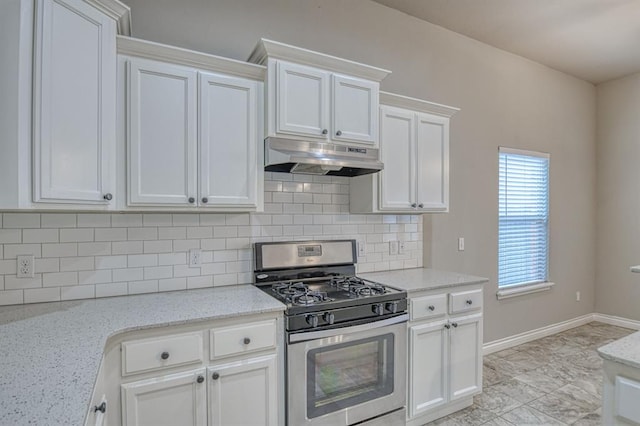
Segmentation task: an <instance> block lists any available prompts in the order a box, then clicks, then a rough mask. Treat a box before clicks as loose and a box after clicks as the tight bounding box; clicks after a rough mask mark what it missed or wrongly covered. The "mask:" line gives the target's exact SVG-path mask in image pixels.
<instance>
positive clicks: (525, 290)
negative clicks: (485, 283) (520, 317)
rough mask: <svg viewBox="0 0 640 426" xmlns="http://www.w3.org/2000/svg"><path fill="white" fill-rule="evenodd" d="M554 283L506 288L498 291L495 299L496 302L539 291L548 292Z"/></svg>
mask: <svg viewBox="0 0 640 426" xmlns="http://www.w3.org/2000/svg"><path fill="white" fill-rule="evenodd" d="M554 285H555V283H552V282H549V281H547V282H544V283H536V284H523V285H518V286H512V287H506V288H503V289H500V290H498V292H497V293H496V297H497V298H498V300H502V299H508V298H510V297H516V296H524V295H525V294H531V293H537V292H539V291H545V290H549V289H550V288H551V287H553V286H554Z"/></svg>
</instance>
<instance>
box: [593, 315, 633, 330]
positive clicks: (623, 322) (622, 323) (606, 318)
mask: <svg viewBox="0 0 640 426" xmlns="http://www.w3.org/2000/svg"><path fill="white" fill-rule="evenodd" d="M593 321H598V322H603V323H605V324H610V325H617V326H618V327H624V328H630V329H632V330H640V321H636V320H632V319H627V318H622V317H616V316H614V315H607V314H598V313H595V314H593Z"/></svg>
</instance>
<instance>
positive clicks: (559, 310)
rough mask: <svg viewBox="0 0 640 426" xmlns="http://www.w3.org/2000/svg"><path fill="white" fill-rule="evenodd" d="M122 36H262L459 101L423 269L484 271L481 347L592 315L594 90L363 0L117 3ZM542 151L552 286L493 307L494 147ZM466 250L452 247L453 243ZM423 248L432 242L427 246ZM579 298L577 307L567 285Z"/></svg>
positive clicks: (239, 49)
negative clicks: (441, 209)
mask: <svg viewBox="0 0 640 426" xmlns="http://www.w3.org/2000/svg"><path fill="white" fill-rule="evenodd" d="M125 2H126V3H128V4H129V5H130V6H131V8H132V14H133V16H132V19H133V34H134V36H136V37H140V38H146V39H150V40H154V41H158V42H163V43H168V44H173V45H178V46H182V47H187V48H191V49H196V50H201V51H205V52H210V53H214V54H218V55H222V56H227V57H231V58H236V59H243V60H244V59H246V58H247V57H248V55H249V53H250V52H251V50H252V49H253V47H254V45H255V44H256V41H257V39H258V38H260V37H266V38H271V39H274V40H277V41H282V42H285V43H290V44H293V45H296V46H301V47H306V48H308V49H311V50H317V51H320V52H324V53H328V54H332V55H336V56H340V57H345V58H349V59H352V60H355V61H360V62H363V63H367V64H370V65H375V66H379V67H383V68H387V69H390V70H392V71H393V74H392V75H391V76H389V77H388V78H387V79H386V80H385V81H384V82H383V84H382V88H383V90H386V91H391V92H396V93H400V94H403V95H409V96H413V97H417V98H422V99H427V100H430V101H434V102H439V103H444V104H449V105H453V106H456V107H460V108H462V111H461V112H460V113H459V114H457V115H456V116H455V117H454V119H453V122H452V128H451V212H450V213H448V214H444V215H437V216H434V217H432V218H431V220H425V227H427V228H428V226H427V225H428V224H429V223H431V229H427V230H426V231H425V234H426V235H427V236H428V237H429V238H430V240H431V245H430V246H429V247H425V253H431V259H430V262H427V263H430V264H431V265H432V267H434V268H439V269H449V270H455V271H459V272H466V273H472V274H476V275H483V276H487V277H488V278H489V279H490V282H489V284H488V285H487V286H486V297H485V302H486V316H485V318H486V319H485V341H487V342H488V341H492V340H495V339H499V338H502V337H506V336H510V335H513V334H516V333H520V332H524V331H527V330H531V329H535V328H538V327H542V326H545V325H549V324H553V323H556V322H558V321H562V320H566V319H570V318H574V317H576V316H579V315H582V314H587V313H591V312H593V309H594V305H595V302H594V276H595V268H594V258H595V248H594V243H595V213H594V212H595V189H594V188H595V124H594V123H595V110H596V106H595V88H594V87H593V86H592V85H591V84H589V83H586V82H584V81H581V80H578V79H576V78H573V77H570V76H567V75H565V74H562V73H559V72H556V71H554V70H551V69H549V68H547V67H544V66H542V65H539V64H536V63H534V62H531V61H529V60H526V59H523V58H521V57H518V56H515V55H512V54H509V53H506V52H504V51H501V50H498V49H495V48H492V47H489V46H487V45H485V44H482V43H479V42H477V41H474V40H471V39H469V38H466V37H463V36H460V35H458V34H455V33H452V32H450V31H447V30H444V29H442V28H440V27H437V26H435V25H431V24H428V23H426V22H423V21H420V20H417V19H415V18H412V17H409V16H408V15H404V14H402V13H399V12H396V11H394V10H392V9H388V8H386V7H384V6H382V5H379V4H377V3H373V2H370V1H368V0H349V1H344V0H305V1H299V0H261V1H258V0H216V1H213V0H185V1H181V2H176V1H173V0H125ZM499 145H505V146H512V147H517V148H525V149H530V150H540V151H547V152H550V153H551V225H550V226H551V265H550V271H551V279H552V280H553V281H554V282H556V284H557V285H556V287H555V288H553V289H552V290H551V291H547V292H544V293H538V294H534V295H529V296H523V297H519V298H515V299H509V300H506V301H500V302H499V301H497V300H496V298H495V292H496V290H497V284H496V275H497V273H496V265H497V255H496V247H497V206H496V204H497V148H498V146H499ZM459 236H464V237H465V238H466V250H465V251H464V252H458V251H457V238H458V237H459ZM426 244H429V242H428V241H427V242H426ZM576 291H580V292H581V293H582V301H581V302H576V301H575V293H576Z"/></svg>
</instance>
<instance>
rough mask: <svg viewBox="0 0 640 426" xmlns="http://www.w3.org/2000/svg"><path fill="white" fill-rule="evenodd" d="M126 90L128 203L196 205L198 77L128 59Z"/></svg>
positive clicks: (172, 67)
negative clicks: (127, 104) (127, 96)
mask: <svg viewBox="0 0 640 426" xmlns="http://www.w3.org/2000/svg"><path fill="white" fill-rule="evenodd" d="M127 74H128V87H129V108H128V112H129V138H128V140H129V145H128V161H129V192H128V193H129V204H131V205H137V204H141V205H145V204H166V205H170V204H178V205H189V204H190V203H189V199H191V200H193V201H192V203H191V204H193V203H195V197H196V194H197V177H196V175H195V174H194V172H193V171H194V170H195V168H196V162H197V128H196V107H197V102H196V101H197V92H196V85H197V73H196V71H194V70H192V69H189V68H186V67H179V66H175V65H170V64H166V63H162V62H158V61H150V60H146V59H139V58H132V59H131V60H130V61H129V62H128V73H127Z"/></svg>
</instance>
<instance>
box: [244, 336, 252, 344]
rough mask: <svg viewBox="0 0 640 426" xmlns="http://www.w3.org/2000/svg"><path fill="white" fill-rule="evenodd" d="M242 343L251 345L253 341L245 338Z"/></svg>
mask: <svg viewBox="0 0 640 426" xmlns="http://www.w3.org/2000/svg"><path fill="white" fill-rule="evenodd" d="M242 343H244V344H245V345H248V344H249V343H251V339H249V338H248V337H245V338H244V340H243V341H242Z"/></svg>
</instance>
